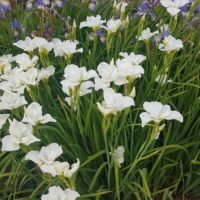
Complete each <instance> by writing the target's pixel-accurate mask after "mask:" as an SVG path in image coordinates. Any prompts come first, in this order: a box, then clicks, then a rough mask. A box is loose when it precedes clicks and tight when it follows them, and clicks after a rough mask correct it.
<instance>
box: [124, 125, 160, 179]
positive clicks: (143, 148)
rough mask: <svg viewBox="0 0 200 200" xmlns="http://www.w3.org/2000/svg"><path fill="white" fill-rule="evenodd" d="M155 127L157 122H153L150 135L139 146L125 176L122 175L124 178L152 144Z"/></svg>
mask: <svg viewBox="0 0 200 200" xmlns="http://www.w3.org/2000/svg"><path fill="white" fill-rule="evenodd" d="M157 127H159V124H155V125H154V127H153V130H152V133H151V135H150V137H148V138H147V140H145V142H144V143H143V144H142V146H141V147H140V149H139V151H138V153H137V155H136V157H135V160H134V161H133V163H132V164H131V167H130V169H129V170H128V172H127V174H126V176H125V177H124V180H125V179H127V178H128V176H129V175H130V173H131V172H132V171H133V170H134V169H135V167H136V166H137V164H138V163H139V162H140V161H141V160H142V157H143V156H144V154H145V153H146V152H147V150H148V149H149V146H150V145H151V144H152V142H153V141H154V140H155V134H156V132H157Z"/></svg>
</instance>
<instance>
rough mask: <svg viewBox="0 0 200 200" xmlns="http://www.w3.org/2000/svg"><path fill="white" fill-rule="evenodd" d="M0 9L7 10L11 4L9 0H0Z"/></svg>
mask: <svg viewBox="0 0 200 200" xmlns="http://www.w3.org/2000/svg"><path fill="white" fill-rule="evenodd" d="M0 9H2V10H4V11H8V10H10V9H11V4H10V1H9V0H0Z"/></svg>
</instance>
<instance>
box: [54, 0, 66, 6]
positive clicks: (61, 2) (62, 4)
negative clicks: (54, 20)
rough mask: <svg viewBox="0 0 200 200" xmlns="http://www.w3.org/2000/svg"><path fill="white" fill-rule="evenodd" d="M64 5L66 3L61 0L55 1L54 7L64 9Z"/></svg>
mask: <svg viewBox="0 0 200 200" xmlns="http://www.w3.org/2000/svg"><path fill="white" fill-rule="evenodd" d="M64 4H65V3H64V1H61V0H55V1H54V5H55V6H58V7H63V6H64Z"/></svg>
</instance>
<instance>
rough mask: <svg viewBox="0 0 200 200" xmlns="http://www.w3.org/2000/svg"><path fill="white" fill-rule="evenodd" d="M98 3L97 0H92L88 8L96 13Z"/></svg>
mask: <svg viewBox="0 0 200 200" xmlns="http://www.w3.org/2000/svg"><path fill="white" fill-rule="evenodd" d="M96 3H97V2H96V0H90V1H89V6H88V8H89V9H90V10H92V11H95V10H96V9H97V5H96Z"/></svg>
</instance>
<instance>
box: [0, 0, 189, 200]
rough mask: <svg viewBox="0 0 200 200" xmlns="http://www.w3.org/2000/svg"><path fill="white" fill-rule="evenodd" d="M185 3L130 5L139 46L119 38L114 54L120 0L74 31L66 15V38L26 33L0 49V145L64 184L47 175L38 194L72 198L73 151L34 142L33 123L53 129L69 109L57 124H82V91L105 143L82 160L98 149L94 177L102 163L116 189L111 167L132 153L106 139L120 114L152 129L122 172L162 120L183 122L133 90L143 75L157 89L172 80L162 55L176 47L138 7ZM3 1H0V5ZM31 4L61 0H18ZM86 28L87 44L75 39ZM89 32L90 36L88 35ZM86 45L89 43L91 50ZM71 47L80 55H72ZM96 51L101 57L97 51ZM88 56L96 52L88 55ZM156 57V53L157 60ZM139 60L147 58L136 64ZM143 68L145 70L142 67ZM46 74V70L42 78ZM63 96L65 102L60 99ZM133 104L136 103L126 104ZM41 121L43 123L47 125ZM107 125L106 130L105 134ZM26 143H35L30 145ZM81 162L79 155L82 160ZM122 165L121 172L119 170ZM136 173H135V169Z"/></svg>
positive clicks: (170, 8) (45, 198) (171, 9)
mask: <svg viewBox="0 0 200 200" xmlns="http://www.w3.org/2000/svg"><path fill="white" fill-rule="evenodd" d="M84 3H85V2H84ZM189 3H191V2H189V1H188V0H184V1H180V0H161V1H151V2H150V1H142V4H141V5H140V7H139V8H138V10H137V11H138V12H137V16H143V18H142V20H141V21H140V22H139V26H140V25H141V26H140V27H139V28H138V31H137V33H136V34H135V35H137V36H136V37H135V35H134V36H133V35H131V38H130V41H129V40H128V42H130V43H131V44H132V43H134V44H135V46H136V47H137V45H138V46H139V47H141V48H126V47H124V46H126V43H127V41H122V42H121V43H124V44H123V47H124V48H121V46H120V44H119V48H116V49H114V51H113V52H115V53H113V52H112V51H111V49H112V44H113V43H112V42H113V41H114V42H116V40H114V39H116V38H115V36H119V38H120V37H122V35H123V34H124V35H126V37H129V36H128V33H127V32H128V31H127V30H128V28H127V27H128V26H129V16H127V17H126V19H125V13H126V9H127V6H128V3H127V2H125V1H120V2H119V3H117V2H116V1H114V4H113V8H112V9H113V15H112V17H110V18H109V19H107V20H105V19H102V17H101V16H100V15H96V16H87V17H86V20H85V21H81V22H80V23H79V22H78V24H79V26H78V27H79V31H80V33H83V35H81V34H76V28H77V27H76V22H75V20H74V21H73V27H72V32H73V34H74V35H73V37H71V36H70V31H68V33H67V34H68V35H67V34H66V35H67V37H66V39H64V40H61V39H60V38H57V37H58V36H57V37H55V38H53V39H52V38H51V39H46V38H44V37H37V36H36V37H32V38H31V37H28V36H27V37H26V38H25V39H24V40H19V41H17V42H14V43H13V46H14V48H15V49H17V48H19V49H20V50H21V51H23V52H22V53H19V54H17V55H11V54H8V55H4V56H0V112H1V114H0V129H1V130H3V132H2V133H3V134H4V133H5V134H4V135H3V138H2V139H1V143H2V147H1V151H2V152H12V151H18V150H22V151H23V153H25V154H26V155H25V159H24V160H25V161H24V162H27V161H32V162H33V163H35V164H36V166H37V167H38V168H39V169H40V170H39V172H42V173H43V174H44V176H43V178H44V179H45V178H46V177H47V179H48V178H49V177H51V180H53V178H54V179H56V180H59V181H60V182H62V183H63V185H64V184H65V186H66V187H67V188H66V189H62V188H61V187H60V186H57V185H58V184H60V182H59V181H58V182H56V181H55V182H51V184H52V183H54V186H52V185H50V187H49V188H48V193H46V191H44V194H43V195H42V196H41V199H42V200H55V199H58V200H65V199H69V200H75V199H76V198H78V197H80V194H79V193H78V192H77V191H75V189H76V188H75V179H76V174H77V172H78V170H79V171H80V168H81V167H80V160H81V158H80V157H79V156H76V157H75V158H76V160H77V161H76V162H75V163H73V164H70V162H67V161H66V160H65V158H64V156H65V152H64V151H63V149H64V148H62V146H61V145H60V144H58V143H57V142H56V141H55V142H54V141H53V142H52V141H51V142H50V143H49V144H46V143H45V142H44V143H42V142H43V141H41V140H42V137H41V135H40V128H41V129H42V128H44V129H45V128H46V127H48V126H47V125H44V124H47V123H52V124H50V125H51V126H53V123H54V125H55V124H56V125H55V126H58V127H59V130H64V131H65V129H64V128H63V127H64V126H63V127H62V124H61V123H60V119H61V118H62V114H63V113H64V115H65V116H67V115H68V111H69V112H70V115H69V116H67V120H68V121H67V122H65V120H63V121H64V123H68V122H73V123H72V128H74V126H76V125H78V128H79V126H80V127H81V128H82V127H84V125H85V124H84V123H85V122H84V123H82V122H83V121H84V118H82V116H81V113H82V107H83V106H82V102H84V98H85V99H86V98H90V100H89V101H88V102H89V104H90V105H91V113H92V112H96V113H95V114H94V116H95V117H96V116H97V117H98V118H97V119H98V120H96V121H98V123H99V122H100V123H99V124H101V125H102V126H100V128H99V127H95V126H94V127H95V128H97V129H98V130H97V132H102V133H103V134H102V140H104V142H105V144H103V145H105V146H103V145H102V146H103V148H104V149H103V150H102V151H99V153H98V154H94V155H92V156H91V157H89V162H90V159H91V161H93V158H94V159H95V158H96V157H95V156H97V157H98V156H99V155H101V154H102V155H103V156H102V157H103V159H104V157H105V158H106V159H107V160H106V162H105V163H106V164H105V163H103V165H102V166H103V167H102V166H100V168H99V170H98V171H97V173H96V176H98V175H99V174H100V172H101V171H104V170H102V169H103V168H104V164H105V169H106V170H107V167H108V171H106V170H105V171H106V173H107V176H108V179H109V178H110V177H109V176H112V174H115V179H116V180H115V182H116V183H115V184H116V185H115V186H116V188H118V187H119V185H118V184H119V183H118V181H119V180H118V179H119V177H120V176H119V174H118V173H119V170H120V168H121V167H122V164H124V165H125V164H126V162H125V161H128V159H126V155H127V154H128V153H130V154H132V152H128V148H127V147H126V146H122V145H121V146H118V145H119V143H118V141H117V140H116V141H114V140H113V141H107V140H109V138H111V137H112V139H113V138H114V137H113V136H114V134H116V137H118V138H120V137H121V136H119V135H118V132H119V134H121V132H122V129H123V125H124V124H123V123H125V122H123V121H125V120H126V118H127V119H128V120H129V117H130V118H134V116H139V117H138V118H139V119H137V117H135V119H134V122H132V121H131V122H130V124H128V126H127V127H126V128H130V127H131V128H132V127H133V126H134V125H136V122H137V126H138V125H139V126H138V127H139V129H140V130H141V129H142V128H143V130H144V131H145V130H146V129H147V128H149V127H150V129H151V131H152V132H151V133H150V140H149V141H145V143H144V144H143V145H142V146H141V148H140V149H139V152H138V154H137V155H136V157H135V161H134V162H133V164H131V165H129V166H130V168H129V167H127V168H126V169H130V171H133V170H132V167H136V165H137V164H138V163H139V162H141V161H142V160H144V159H145V158H146V157H148V156H150V157H151V155H146V150H148V147H149V146H150V145H151V144H153V142H155V140H156V139H158V138H159V135H160V133H161V131H163V130H164V129H165V127H167V123H165V120H167V121H169V120H176V121H179V122H181V123H182V122H183V116H182V114H181V113H180V112H178V111H176V110H173V109H172V108H171V106H172V105H173V108H175V106H174V104H171V103H170V105H171V106H170V105H167V104H162V103H161V102H164V101H165V100H163V99H162V98H160V97H158V99H159V100H160V101H161V102H159V101H155V100H154V99H153V98H152V99H151V98H149V96H148V95H147V96H145V95H146V94H144V95H143V96H144V98H143V100H142V102H139V101H138V99H139V97H140V95H138V93H139V91H140V90H143V87H144V86H145V84H144V82H147V83H148V81H149V79H150V80H151V81H150V82H149V83H148V84H149V85H150V84H154V82H156V83H155V86H159V87H160V88H161V89H165V86H168V85H167V84H168V83H171V85H172V84H173V80H172V79H175V78H174V77H173V73H170V62H171V60H172V58H173V56H174V55H175V53H176V52H177V51H180V50H181V49H183V47H184V46H183V42H182V40H180V39H176V38H175V37H173V36H172V35H171V34H172V33H173V34H174V32H173V29H171V24H169V25H168V24H164V23H163V22H161V23H158V24H157V25H156V30H155V31H153V32H152V31H151V29H150V28H149V27H150V26H149V27H147V28H144V26H143V25H144V23H143V20H144V19H145V15H146V13H147V14H150V15H154V13H153V7H154V6H156V7H157V6H159V5H160V4H161V5H162V6H163V7H165V8H166V10H167V12H168V13H170V15H172V16H177V14H178V13H180V12H181V9H182V8H183V6H185V5H187V4H189ZM4 4H5V3H4ZM4 4H2V1H0V8H1V6H2V5H4ZM86 5H87V6H89V9H91V10H93V11H94V10H96V6H97V1H96V0H91V1H87V2H86ZM9 6H10V5H9ZM34 6H35V7H36V8H37V9H41V10H42V11H41V12H43V11H44V10H45V11H46V10H51V9H53V8H54V7H55V6H58V7H62V6H63V1H60V0H58V1H57V0H55V1H49V0H36V1H33V0H28V1H27V2H26V9H27V10H31V9H33V7H34ZM7 7H8V5H7V4H5V5H4V9H9V8H7ZM87 9H88V8H87ZM38 12H40V11H38ZM130 17H132V16H130ZM77 19H79V17H77ZM172 19H174V18H172ZM14 23H15V24H14ZM15 25H16V21H13V23H12V24H11V26H13V29H14V26H15ZM18 28H19V27H18ZM19 29H20V28H19ZM87 29H88V30H89V34H86V35H87V39H88V40H87V45H84V44H83V43H84V42H83V40H84V39H85V38H84V39H83V38H81V37H82V36H83V37H84V36H85V32H86V33H87ZM91 30H92V33H91ZM152 30H153V29H152ZM123 31H124V32H123ZM104 33H106V38H105V41H104V42H105V44H102V43H100V42H99V38H98V36H99V37H102V35H103V34H104ZM79 35H81V37H80V36H79ZM152 38H154V40H153V41H154V42H152V43H151V39H152ZM90 39H92V40H93V41H90ZM141 41H144V42H141ZM144 44H145V47H146V51H147V54H146V55H145V54H144V55H142V54H139V53H138V52H141V50H142V49H143V46H144ZM151 44H153V45H154V46H153V47H154V48H155V49H156V50H157V52H158V53H159V56H160V60H161V61H160V62H158V63H159V65H164V67H163V70H160V69H159V70H158V66H154V65H152V63H151V60H149V59H150V56H151V52H149V51H150V47H151V46H150V45H151ZM140 45H141V46H140ZM142 45H143V46H142ZM91 47H92V48H91ZM98 47H102V48H105V52H103V55H102V57H101V56H99V57H98V56H96V54H97V53H96V52H97V50H98ZM19 49H17V50H19ZM91 49H93V50H92V52H91ZM87 52H89V53H88V54H89V55H86V53H87ZM112 53H113V54H112ZM74 54H76V55H81V56H80V57H78V56H75V55H74ZM82 55H83V56H82ZM104 55H105V56H107V57H104ZM87 56H88V57H87ZM82 57H87V59H88V60H89V59H91V60H92V61H93V60H94V62H93V63H94V65H93V66H91V65H92V64H91V65H90V68H89V67H88V66H87V59H86V61H85V60H83V59H82ZM96 57H98V58H97V59H96V60H95V58H96ZM100 58H101V59H100ZM104 58H105V59H104ZM106 58H107V59H106ZM162 59H163V60H164V61H163V62H162ZM145 60H147V62H146V63H143V62H145ZM148 62H149V63H148ZM91 63H92V62H91ZM54 66H55V67H54ZM94 66H95V67H94ZM92 67H93V68H92ZM147 72H150V73H149V74H147ZM51 76H53V77H52V79H51V80H49V79H50V77H51ZM149 77H150V78H149ZM171 77H172V79H171ZM51 81H52V82H51ZM51 83H52V84H51ZM158 83H159V84H160V85H158ZM53 84H54V85H56V87H55V88H53V89H54V90H51V89H52V88H51V86H52V85H53ZM171 85H170V86H171ZM42 87H44V88H42ZM42 89H44V90H42ZM61 89H62V91H61ZM40 90H41V91H42V92H43V91H45V92H47V94H48V97H47V98H52V99H53V104H52V105H51V106H52V107H53V106H55V107H56V109H58V110H59V109H61V107H62V109H63V110H62V111H64V112H63V113H62V111H61V112H60V113H61V117H58V116H56V114H53V109H52V111H50V110H47V111H46V110H44V109H43V107H42V105H43V104H42V103H43V97H41V93H42V92H41V91H40ZM57 90H60V91H57ZM136 91H137V95H136ZM60 94H61V95H60ZM37 95H38V96H37ZM82 96H84V98H83V97H82ZM37 97H38V98H37ZM40 97H41V99H40ZM54 97H55V98H56V99H54ZM63 97H64V98H63ZM44 99H45V97H44ZM146 99H150V101H146ZM40 100H41V101H40ZM54 100H55V101H54ZM87 100H88V99H87ZM44 101H45V100H44ZM64 101H66V104H65V102H64ZM85 102H86V101H85ZM88 102H87V103H88ZM57 103H58V104H57ZM141 103H143V108H140V107H139V105H140V104H141ZM133 106H134V107H136V109H131V108H132V107H133ZM138 107H139V108H138ZM47 108H48V107H47ZM65 108H67V109H65ZM140 109H144V112H143V111H140ZM135 110H136V111H137V115H135V113H136V112H135ZM59 111H60V110H59ZM138 114H139V115H138ZM76 117H77V119H76ZM89 117H90V116H89ZM89 117H88V116H87V119H88V121H89V120H90V118H89ZM92 117H93V116H92ZM61 121H62V119H61ZM88 121H87V123H88ZM138 121H139V122H138ZM115 122H116V124H115ZM112 123H113V124H112ZM118 123H122V124H123V125H122V126H121V127H120V128H117V129H116V127H117V124H118ZM133 123H134V125H133ZM64 125H66V124H64ZM94 125H95V124H94ZM86 126H88V124H86ZM92 126H93V125H92ZM141 127H142V128H141ZM49 128H51V127H50V126H49ZM86 128H87V127H86ZM134 128H135V127H134ZM115 129H116V130H115ZM52 130H53V129H52ZM108 131H110V132H111V133H112V134H113V135H109V134H107V133H108ZM122 138H123V136H122ZM148 138H149V137H148ZM128 139H129V138H128V137H127V143H128V142H129V141H128ZM95 140H96V138H95ZM49 141H50V140H49ZM40 142H41V143H42V144H43V145H42V146H39V145H40V144H41V143H40ZM84 142H85V141H84ZM95 142H96V141H95ZM131 142H132V141H131ZM34 143H36V144H35V145H34ZM44 144H45V146H44ZM84 145H88V143H87V142H85V143H84ZM38 146H39V150H38ZM99 148H100V147H99ZM125 149H126V151H125ZM155 153H157V152H155ZM72 155H73V154H72ZM152 155H153V154H152ZM139 156H141V157H139ZM77 157H79V158H77ZM79 159H80V160H79ZM89 162H88V161H86V162H85V163H84V164H83V166H84V165H86V164H88V163H89ZM101 167H102V168H101ZM112 167H113V168H114V173H113V172H111V170H112V169H110V168H112ZM109 170H110V171H109ZM124 171H125V172H124V173H126V170H124ZM110 172H111V173H110ZM141 175H143V174H142V171H141ZM127 176H128V173H127ZM142 178H143V177H142ZM124 180H125V179H124ZM93 184H94V183H93V182H92V183H91V185H90V187H91V188H92V185H93ZM110 185H111V183H110V180H108V186H109V187H110ZM48 186H49V185H48ZM61 186H62V184H61ZM110 188H111V187H110ZM110 188H109V189H110ZM116 190H117V189H116ZM106 192H107V191H106ZM80 193H81V192H80ZM117 195H118V199H120V194H117Z"/></svg>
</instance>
